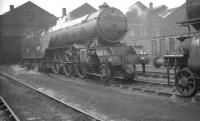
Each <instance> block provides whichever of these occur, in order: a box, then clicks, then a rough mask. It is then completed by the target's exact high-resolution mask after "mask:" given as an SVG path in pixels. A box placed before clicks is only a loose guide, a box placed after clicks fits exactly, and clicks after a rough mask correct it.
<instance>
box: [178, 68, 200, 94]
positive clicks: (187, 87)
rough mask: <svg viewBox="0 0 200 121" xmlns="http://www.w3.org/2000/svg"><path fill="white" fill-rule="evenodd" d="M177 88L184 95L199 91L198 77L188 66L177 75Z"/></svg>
mask: <svg viewBox="0 0 200 121" xmlns="http://www.w3.org/2000/svg"><path fill="white" fill-rule="evenodd" d="M175 81H176V89H177V90H178V92H179V93H180V94H181V95H182V96H184V97H191V96H194V95H195V94H196V93H197V91H198V86H197V79H196V78H195V77H194V75H193V73H192V72H191V71H190V70H189V69H188V68H183V69H181V70H180V71H179V72H178V73H177V74H176V77H175Z"/></svg>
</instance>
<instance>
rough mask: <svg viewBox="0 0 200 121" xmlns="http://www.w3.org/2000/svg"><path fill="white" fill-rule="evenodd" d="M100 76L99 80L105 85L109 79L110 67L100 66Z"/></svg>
mask: <svg viewBox="0 0 200 121" xmlns="http://www.w3.org/2000/svg"><path fill="white" fill-rule="evenodd" d="M100 75H101V76H100V80H101V81H102V82H104V83H107V82H108V81H109V80H110V79H111V70H110V66H109V65H107V64H102V65H101V66H100Z"/></svg>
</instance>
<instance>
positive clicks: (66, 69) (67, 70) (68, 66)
mask: <svg viewBox="0 0 200 121" xmlns="http://www.w3.org/2000/svg"><path fill="white" fill-rule="evenodd" d="M63 71H64V73H65V74H66V75H67V76H70V75H73V74H74V66H73V65H72V64H65V65H64V66H63Z"/></svg>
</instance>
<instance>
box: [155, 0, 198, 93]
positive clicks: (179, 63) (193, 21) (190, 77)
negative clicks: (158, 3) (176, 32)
mask: <svg viewBox="0 0 200 121" xmlns="http://www.w3.org/2000/svg"><path fill="white" fill-rule="evenodd" d="M186 6H187V9H186V13H187V19H188V20H187V21H184V22H181V24H182V25H184V26H187V27H193V28H194V29H195V30H196V33H195V34H190V31H189V35H188V36H185V37H179V38H177V39H179V40H180V41H181V42H182V44H181V45H180V46H179V47H178V48H177V54H176V55H164V58H163V59H160V58H156V59H155V61H154V65H155V67H160V66H161V65H164V66H166V67H174V68H175V70H177V73H175V82H176V89H177V91H178V92H179V93H180V94H181V95H182V96H185V97H191V96H194V95H195V94H196V93H197V92H198V91H199V89H200V1H199V0H187V1H186ZM189 30H190V29H189ZM175 72H176V71H175Z"/></svg>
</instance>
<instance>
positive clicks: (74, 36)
mask: <svg viewBox="0 0 200 121" xmlns="http://www.w3.org/2000/svg"><path fill="white" fill-rule="evenodd" d="M126 32H127V20H126V17H125V16H124V14H123V13H122V12H121V11H120V10H118V9H116V8H113V7H109V6H108V5H107V4H106V3H104V4H103V5H101V6H100V10H98V11H97V12H94V13H92V14H89V15H85V16H83V17H81V18H78V19H74V20H71V21H67V20H66V18H65V17H63V19H61V20H60V22H57V24H56V25H55V26H54V27H52V28H50V29H48V30H42V31H40V32H37V33H34V34H31V35H29V36H27V37H25V38H24V40H23V42H22V49H21V53H22V62H23V64H24V65H25V66H27V67H30V68H31V67H34V68H38V69H40V70H42V69H51V70H52V71H53V72H54V73H56V74H57V73H59V72H63V73H64V74H66V75H68V76H70V75H78V76H79V77H81V78H85V77H86V76H87V75H94V76H97V77H99V78H100V80H102V81H103V82H108V80H110V79H112V78H123V79H129V80H130V79H133V78H134V77H135V75H136V67H135V64H140V63H142V62H144V58H142V57H141V56H140V55H137V54H136V52H135V50H134V48H132V47H131V46H126V45H124V44H122V43H120V41H121V40H122V38H123V36H124V35H125V34H126Z"/></svg>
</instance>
